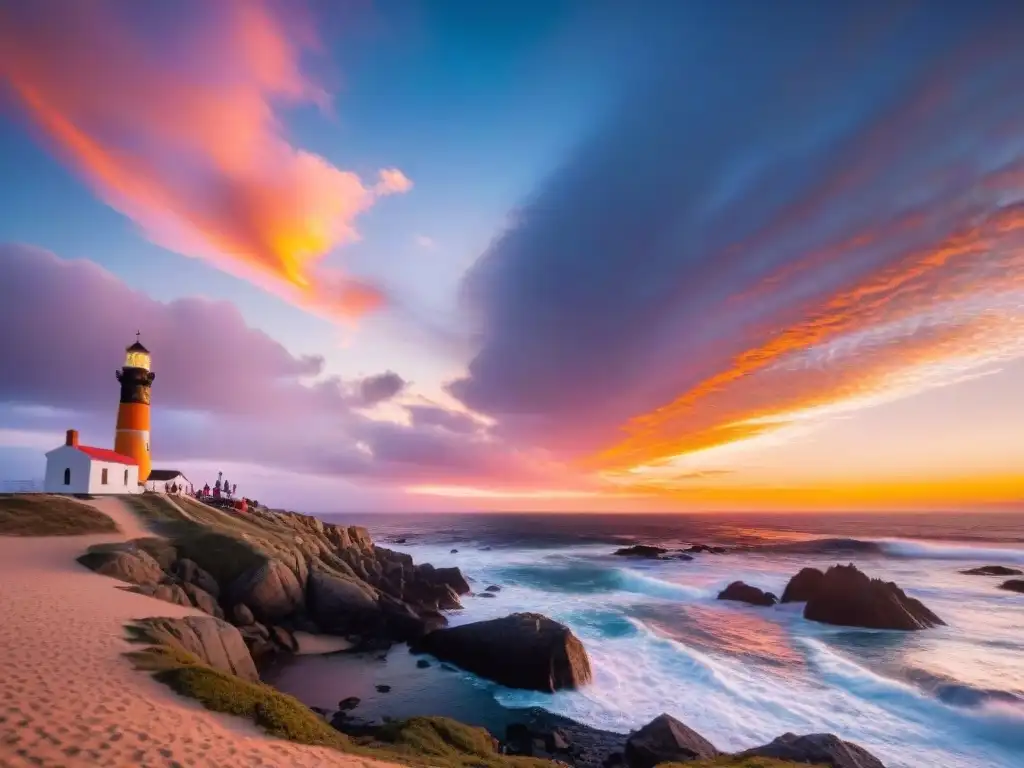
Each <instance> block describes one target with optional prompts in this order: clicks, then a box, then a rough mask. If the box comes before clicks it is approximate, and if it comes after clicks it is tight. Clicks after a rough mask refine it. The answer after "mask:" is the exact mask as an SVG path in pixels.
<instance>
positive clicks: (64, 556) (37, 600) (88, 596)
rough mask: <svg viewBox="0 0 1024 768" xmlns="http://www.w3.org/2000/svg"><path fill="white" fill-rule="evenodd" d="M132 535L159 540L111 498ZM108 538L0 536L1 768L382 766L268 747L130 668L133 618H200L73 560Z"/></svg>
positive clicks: (287, 746) (110, 509) (250, 730)
mask: <svg viewBox="0 0 1024 768" xmlns="http://www.w3.org/2000/svg"><path fill="white" fill-rule="evenodd" d="M94 504H95V506H96V507H97V508H99V509H101V510H102V511H104V512H105V513H107V514H109V515H110V516H111V517H113V518H114V519H115V521H116V522H117V523H118V525H119V526H120V527H121V530H122V531H123V532H124V534H125V538H134V537H137V536H143V535H152V534H150V533H149V532H148V531H146V530H145V529H144V528H143V527H142V526H141V525H140V523H139V521H138V520H137V519H136V518H135V517H134V515H132V514H131V513H130V512H129V511H128V510H127V508H125V507H124V505H123V504H122V503H121V502H120V501H117V500H116V499H104V500H98V501H96V502H94ZM110 540H112V537H111V536H81V537H71V538H62V537H55V538H46V539H31V538H29V539H26V538H13V537H12V538H7V537H0V766H2V767H3V768H16V767H17V768H20V766H51V767H53V768H56V766H65V768H72V767H73V766H104V768H116V767H118V766H211V768H213V767H214V766H216V768H230V767H231V766H297V767H299V768H301V767H302V766H310V767H312V766H347V767H348V768H356V767H357V766H364V765H365V766H375V765H376V766H380V765H383V764H381V763H374V762H373V761H369V760H364V759H362V758H357V757H349V756H346V755H342V754H339V753H338V752H334V751H332V750H328V749H324V748H318V747H306V746H302V745H298V744H292V743H289V742H285V741H280V740H277V739H272V738H269V737H267V736H265V735H264V734H262V733H261V732H260V731H258V730H257V729H256V728H255V727H254V726H251V725H250V724H248V723H245V722H243V721H241V720H239V719H237V718H232V717H229V716H225V715H219V714H216V713H212V712H209V711H207V710H205V709H203V708H202V707H200V706H199V705H198V704H196V703H195V702H192V701H189V700H186V699H183V698H180V697H178V696H176V695H175V694H173V693H172V692H171V691H170V690H168V689H167V688H165V687H164V686H162V685H160V684H159V683H157V682H156V681H154V680H152V679H151V678H150V677H149V676H148V675H146V674H145V673H143V672H138V671H136V670H134V669H133V668H132V666H131V663H130V662H129V661H128V660H127V659H125V658H124V657H123V656H122V653H123V652H124V651H126V650H128V649H129V648H130V645H129V644H128V643H127V642H126V641H125V640H124V639H123V638H124V632H123V626H124V624H125V623H126V622H128V621H130V620H132V619H134V618H141V617H145V616H155V615H162V616H182V615H187V614H189V613H196V611H192V610H190V609H185V608H181V607H178V606H174V605H170V604H168V603H164V602H160V601H157V600H154V599H152V598H149V597H144V596H142V595H138V594H134V593H131V592H126V591H124V590H122V589H118V586H117V585H118V584H120V582H117V581H114V580H113V579H109V578H107V577H105V576H99V575H97V574H94V573H92V572H90V571H87V570H86V569H85V568H83V567H82V566H80V565H78V564H77V563H76V562H75V557H76V556H77V555H79V554H81V553H82V552H83V551H84V550H85V548H86V547H87V546H89V545H90V544H95V543H98V542H100V541H110Z"/></svg>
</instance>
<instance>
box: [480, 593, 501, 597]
mask: <svg viewBox="0 0 1024 768" xmlns="http://www.w3.org/2000/svg"><path fill="white" fill-rule="evenodd" d="M476 596H477V597H497V595H496V594H494V593H493V592H477V594H476Z"/></svg>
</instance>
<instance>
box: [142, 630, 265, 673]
mask: <svg viewBox="0 0 1024 768" xmlns="http://www.w3.org/2000/svg"><path fill="white" fill-rule="evenodd" d="M138 625H139V626H140V627H142V628H143V629H144V635H145V638H146V639H147V640H149V641H151V642H155V643H160V644H163V645H170V646H173V647H177V648H181V649H182V650H185V651H188V652H189V653H191V654H192V655H194V656H196V657H198V658H199V659H201V660H202V661H203V662H205V663H206V664H209V665H210V666H211V667H213V668H214V669H219V670H221V671H222V672H228V673H230V674H233V675H238V677H240V678H242V679H243V680H249V681H252V682H256V681H257V680H259V675H258V674H257V672H256V665H255V664H254V663H253V660H252V656H251V655H250V654H249V649H248V648H247V647H246V645H245V641H244V640H243V638H242V635H241V633H240V632H239V631H238V629H236V628H235V627H233V626H231V625H230V624H228V623H227V622H226V621H222V620H221V619H217V618H214V617H213V616H185V617H183V618H180V619H168V618H156V619H144V620H143V621H140V622H138Z"/></svg>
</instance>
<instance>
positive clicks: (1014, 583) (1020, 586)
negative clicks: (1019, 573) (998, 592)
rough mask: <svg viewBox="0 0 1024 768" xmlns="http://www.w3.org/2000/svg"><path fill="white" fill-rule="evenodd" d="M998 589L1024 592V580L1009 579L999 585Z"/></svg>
mask: <svg viewBox="0 0 1024 768" xmlns="http://www.w3.org/2000/svg"><path fill="white" fill-rule="evenodd" d="M999 588H1000V589H1005V590H1006V591H1007V592H1024V579H1009V580H1008V581H1004V582H1003V583H1002V584H1000V585H999Z"/></svg>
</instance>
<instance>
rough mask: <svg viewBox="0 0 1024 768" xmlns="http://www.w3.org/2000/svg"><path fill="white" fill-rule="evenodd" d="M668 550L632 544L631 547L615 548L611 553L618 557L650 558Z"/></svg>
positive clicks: (659, 555) (658, 556)
mask: <svg viewBox="0 0 1024 768" xmlns="http://www.w3.org/2000/svg"><path fill="white" fill-rule="evenodd" d="M667 552H668V550H667V549H665V548H664V547H652V546H649V545H647V544H634V545H633V546H632V547H623V548H622V549H617V550H615V552H613V553H612V554H614V555H617V556H618V557H647V558H650V559H652V560H656V559H658V558H660V557H661V556H662V555H664V554H666V553H667Z"/></svg>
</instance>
